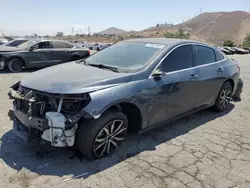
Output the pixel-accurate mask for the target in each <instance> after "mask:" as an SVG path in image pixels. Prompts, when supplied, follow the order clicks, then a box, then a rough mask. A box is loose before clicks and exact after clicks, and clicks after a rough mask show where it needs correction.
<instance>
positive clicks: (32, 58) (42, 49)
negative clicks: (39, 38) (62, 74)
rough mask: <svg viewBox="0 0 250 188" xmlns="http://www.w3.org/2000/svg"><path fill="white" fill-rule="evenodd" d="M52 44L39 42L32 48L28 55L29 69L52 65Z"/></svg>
mask: <svg viewBox="0 0 250 188" xmlns="http://www.w3.org/2000/svg"><path fill="white" fill-rule="evenodd" d="M51 50H52V49H51V44H50V42H49V41H44V42H39V43H37V44H36V45H34V46H33V47H31V49H30V52H29V53H28V54H27V60H28V64H27V67H29V68H41V67H47V66H50V65H51V56H52V53H51Z"/></svg>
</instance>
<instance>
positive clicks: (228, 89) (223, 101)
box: [214, 81, 233, 112]
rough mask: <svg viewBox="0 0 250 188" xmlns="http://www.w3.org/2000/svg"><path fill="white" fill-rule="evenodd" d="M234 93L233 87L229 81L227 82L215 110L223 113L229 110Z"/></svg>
mask: <svg viewBox="0 0 250 188" xmlns="http://www.w3.org/2000/svg"><path fill="white" fill-rule="evenodd" d="M232 93H233V86H232V84H231V83H230V82H229V81H226V82H225V83H224V84H223V85H222V87H221V89H220V91H219V94H218V96H217V98H216V101H215V105H214V109H215V110H216V111H217V112H223V111H224V110H226V109H227V107H228V105H229V102H230V99H231V97H232Z"/></svg>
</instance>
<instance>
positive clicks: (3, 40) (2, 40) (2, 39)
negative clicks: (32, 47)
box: [0, 38, 9, 45]
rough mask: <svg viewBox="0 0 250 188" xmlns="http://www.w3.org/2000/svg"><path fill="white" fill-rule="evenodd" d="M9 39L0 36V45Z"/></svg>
mask: <svg viewBox="0 0 250 188" xmlns="http://www.w3.org/2000/svg"><path fill="white" fill-rule="evenodd" d="M8 42H9V41H8V40H6V39H5V38H0V45H3V44H6V43H8Z"/></svg>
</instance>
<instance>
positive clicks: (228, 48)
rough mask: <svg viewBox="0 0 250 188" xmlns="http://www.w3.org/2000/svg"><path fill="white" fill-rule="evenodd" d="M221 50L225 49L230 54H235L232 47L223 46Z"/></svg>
mask: <svg viewBox="0 0 250 188" xmlns="http://www.w3.org/2000/svg"><path fill="white" fill-rule="evenodd" d="M223 48H225V49H226V50H229V51H230V52H231V53H232V54H235V53H236V50H234V49H233V48H232V47H228V46H223Z"/></svg>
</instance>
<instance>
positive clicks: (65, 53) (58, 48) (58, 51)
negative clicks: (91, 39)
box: [52, 41, 74, 64]
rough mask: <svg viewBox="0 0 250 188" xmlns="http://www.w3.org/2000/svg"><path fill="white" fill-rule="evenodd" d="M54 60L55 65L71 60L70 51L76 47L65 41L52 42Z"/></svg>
mask: <svg viewBox="0 0 250 188" xmlns="http://www.w3.org/2000/svg"><path fill="white" fill-rule="evenodd" d="M52 46H53V51H52V54H53V55H52V60H53V61H54V64H59V63H65V62H67V61H69V59H70V58H71V51H70V49H71V48H73V47H74V46H73V45H71V44H69V43H67V42H63V41H52Z"/></svg>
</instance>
